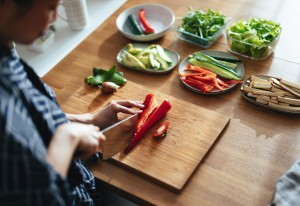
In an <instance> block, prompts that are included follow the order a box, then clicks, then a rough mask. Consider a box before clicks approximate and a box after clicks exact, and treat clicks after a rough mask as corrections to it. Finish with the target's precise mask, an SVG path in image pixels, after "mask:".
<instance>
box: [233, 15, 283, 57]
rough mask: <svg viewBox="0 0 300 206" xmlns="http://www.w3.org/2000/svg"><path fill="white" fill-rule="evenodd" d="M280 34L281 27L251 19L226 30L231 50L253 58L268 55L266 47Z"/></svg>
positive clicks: (241, 21) (270, 22) (258, 19)
mask: <svg viewBox="0 0 300 206" xmlns="http://www.w3.org/2000/svg"><path fill="white" fill-rule="evenodd" d="M280 33H281V26H280V24H278V23H275V22H273V21H270V20H265V19H260V18H251V19H248V20H240V21H238V22H236V23H234V24H233V25H232V26H231V27H230V28H228V31H227V34H228V35H229V37H231V38H232V44H231V49H232V50H233V51H236V52H238V53H241V54H245V55H248V56H251V57H255V58H262V57H265V56H266V55H268V53H269V48H268V45H269V44H270V43H271V42H273V41H274V40H275V39H276V38H277V37H278V36H279V35H280Z"/></svg>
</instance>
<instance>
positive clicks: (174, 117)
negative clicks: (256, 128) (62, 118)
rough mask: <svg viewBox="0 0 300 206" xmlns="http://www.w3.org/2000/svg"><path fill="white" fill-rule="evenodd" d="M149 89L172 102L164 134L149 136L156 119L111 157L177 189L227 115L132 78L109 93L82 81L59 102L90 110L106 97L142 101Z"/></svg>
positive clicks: (67, 109)
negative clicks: (158, 137) (128, 147)
mask: <svg viewBox="0 0 300 206" xmlns="http://www.w3.org/2000/svg"><path fill="white" fill-rule="evenodd" d="M149 92H152V93H154V94H155V95H156V97H157V101H158V104H160V103H161V102H162V101H163V100H164V99H169V100H170V102H171V104H172V109H171V110H170V111H169V113H168V114H167V116H166V117H165V119H164V120H168V121H170V126H169V130H168V135H167V137H166V138H164V139H161V140H156V139H153V138H152V134H153V132H154V131H155V129H156V127H157V126H158V124H159V123H160V122H159V123H158V124H157V125H155V126H153V127H152V128H151V129H150V130H149V131H148V132H147V134H146V135H145V136H144V138H143V139H142V140H141V142H140V143H139V144H138V145H137V147H136V148H135V149H134V150H132V151H131V152H130V153H129V154H128V155H124V154H123V153H119V154H117V155H115V156H114V157H113V158H112V161H113V162H116V163H118V164H120V165H122V166H125V167H126V168H128V169H130V170H132V171H134V172H137V173H138V174H140V175H143V176H144V177H147V178H150V179H151V180H154V181H156V182H158V183H161V184H163V185H164V186H167V187H169V188H171V189H173V190H175V191H180V190H181V189H182V188H183V187H184V185H185V184H186V183H187V181H188V179H189V178H190V176H191V175H192V173H193V171H194V170H195V169H196V167H197V166H198V165H199V163H200V162H201V160H202V159H203V157H204V156H205V154H206V153H207V152H208V150H209V149H210V147H211V146H212V144H213V143H214V142H215V140H216V139H217V138H218V136H219V135H220V133H221V132H222V130H223V129H224V128H225V126H226V125H227V124H228V123H229V121H230V118H229V117H227V116H224V115H222V114H219V113H217V112H214V111H211V110H208V109H205V108H202V107H199V106H197V105H194V104H191V103H187V102H185V101H183V100H180V99H177V98H174V97H171V96H168V95H165V94H162V93H160V92H155V91H153V90H151V89H149V88H147V87H144V86H142V85H138V84H135V83H133V82H128V83H127V84H126V85H125V86H123V87H121V88H120V89H119V90H118V91H117V92H116V93H114V94H111V95H103V94H100V93H99V90H98V89H91V88H89V87H86V86H84V85H83V86H82V87H81V88H80V89H79V90H78V91H76V92H75V93H74V95H73V96H71V97H70V98H69V99H68V100H67V101H66V102H64V103H63V104H62V108H63V110H64V111H65V112H68V113H85V112H94V111H95V110H97V109H99V107H101V106H104V105H105V104H106V103H107V102H108V101H110V100H118V99H132V100H140V101H143V100H144V98H145V96H146V94H147V93H149Z"/></svg>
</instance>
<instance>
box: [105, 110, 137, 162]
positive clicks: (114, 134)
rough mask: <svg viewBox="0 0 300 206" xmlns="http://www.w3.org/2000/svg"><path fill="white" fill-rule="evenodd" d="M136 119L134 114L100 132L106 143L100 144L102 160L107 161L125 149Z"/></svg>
mask: <svg viewBox="0 0 300 206" xmlns="http://www.w3.org/2000/svg"><path fill="white" fill-rule="evenodd" d="M137 119H138V115H137V114H134V115H131V116H129V117H127V118H125V119H123V120H121V121H119V122H117V123H115V124H113V125H111V126H109V127H107V128H105V129H103V130H102V131H101V132H102V133H103V134H104V136H105V137H106V141H104V142H102V144H101V152H102V159H104V160H107V159H109V158H111V157H112V156H114V155H116V154H118V153H119V152H121V151H123V150H124V149H125V147H126V146H127V145H128V143H129V141H130V139H131V137H132V135H133V131H134V126H135V124H136V122H137Z"/></svg>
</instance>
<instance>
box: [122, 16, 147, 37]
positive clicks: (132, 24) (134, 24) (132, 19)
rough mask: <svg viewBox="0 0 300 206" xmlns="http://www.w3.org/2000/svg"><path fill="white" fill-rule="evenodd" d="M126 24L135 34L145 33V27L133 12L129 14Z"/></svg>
mask: <svg viewBox="0 0 300 206" xmlns="http://www.w3.org/2000/svg"><path fill="white" fill-rule="evenodd" d="M126 24H127V26H128V27H129V29H130V30H131V32H132V33H133V34H135V35H142V34H144V31H143V28H142V26H141V24H140V22H139V20H138V18H137V16H135V15H133V14H129V15H128V17H127V19H126Z"/></svg>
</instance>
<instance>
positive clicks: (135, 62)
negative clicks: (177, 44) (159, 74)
mask: <svg viewBox="0 0 300 206" xmlns="http://www.w3.org/2000/svg"><path fill="white" fill-rule="evenodd" d="M121 59H122V63H123V64H124V65H125V66H128V67H134V68H139V69H146V68H148V69H153V70H155V71H157V70H167V69H168V68H169V67H170V66H171V65H172V60H171V58H170V57H169V55H168V54H167V53H166V52H165V50H164V48H162V47H161V46H160V45H158V44H153V45H150V46H148V47H147V48H136V47H133V45H132V44H128V45H127V48H126V50H124V51H123V54H122V55H121Z"/></svg>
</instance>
